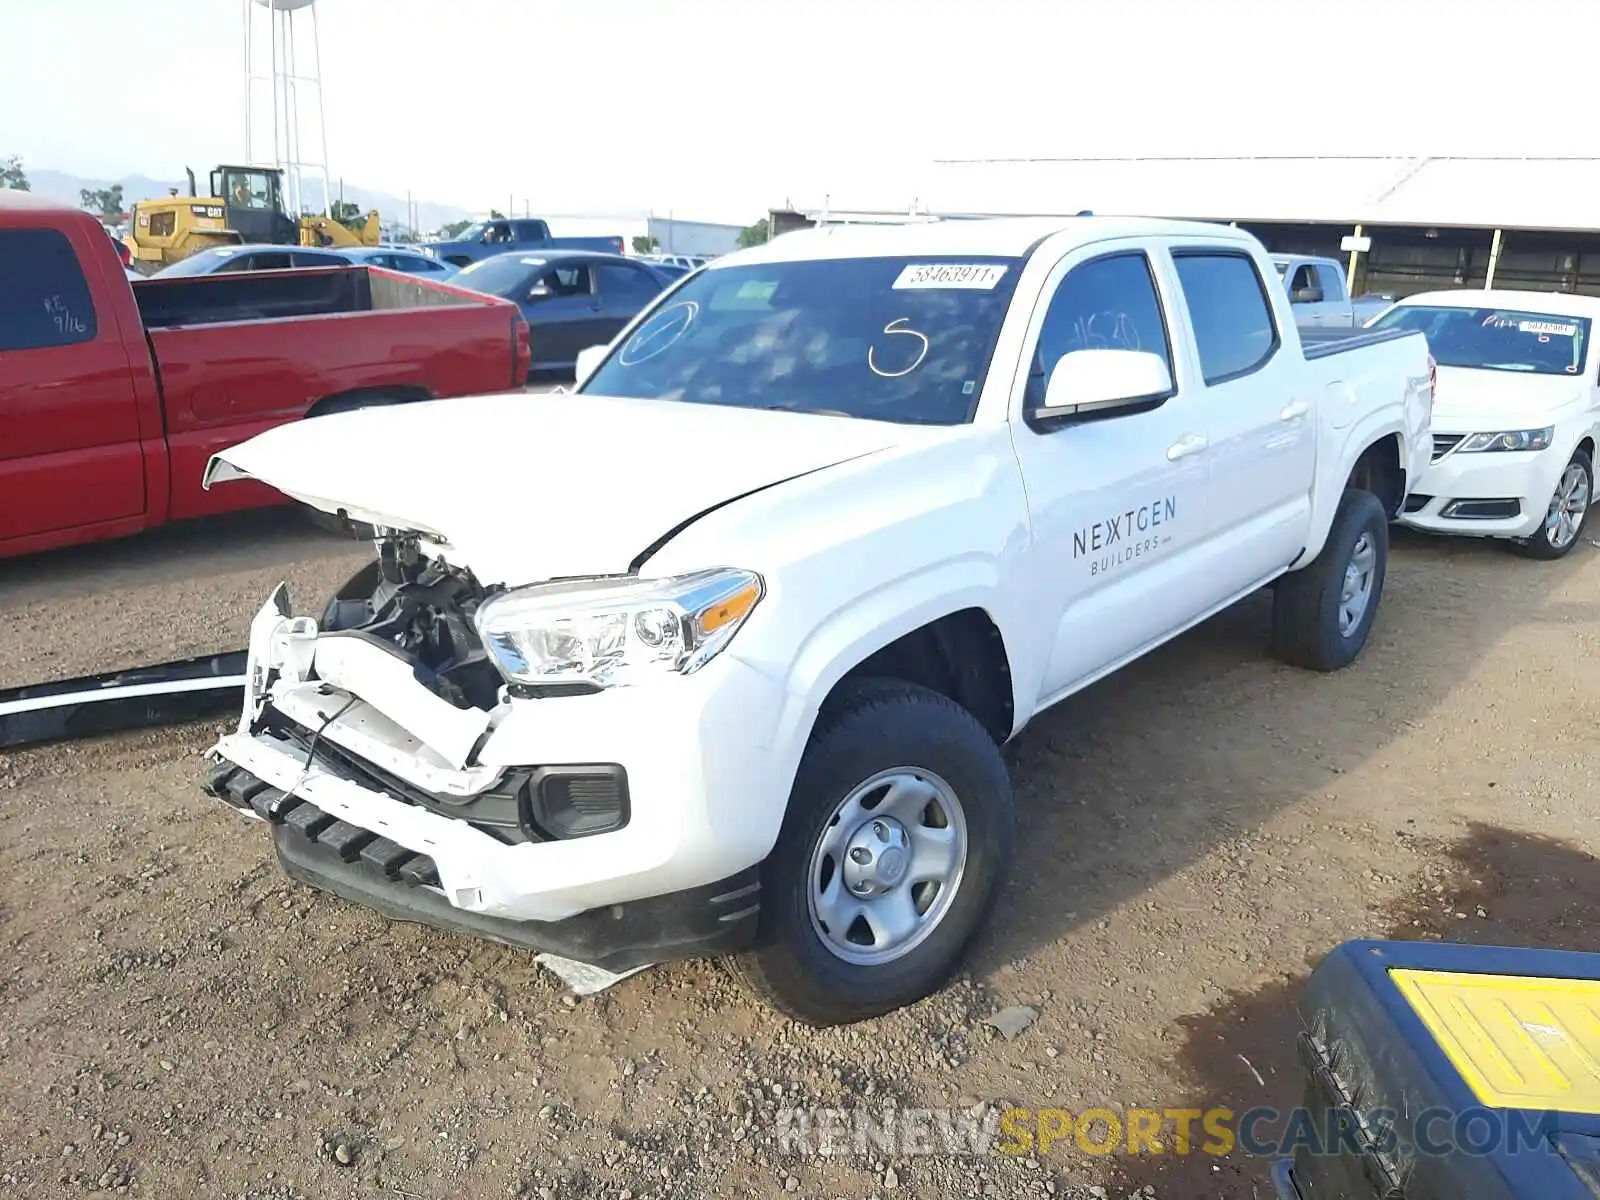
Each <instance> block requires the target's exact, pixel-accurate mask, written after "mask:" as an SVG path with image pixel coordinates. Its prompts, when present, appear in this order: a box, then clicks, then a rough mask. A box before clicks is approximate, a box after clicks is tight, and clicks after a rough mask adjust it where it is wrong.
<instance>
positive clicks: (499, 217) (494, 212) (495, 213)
mask: <svg viewBox="0 0 1600 1200" xmlns="http://www.w3.org/2000/svg"><path fill="white" fill-rule="evenodd" d="M505 219H506V215H505V213H503V212H501V211H500V210H499V209H498V208H491V209H490V210H489V220H491V221H504V220H505Z"/></svg>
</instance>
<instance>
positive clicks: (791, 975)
mask: <svg viewBox="0 0 1600 1200" xmlns="http://www.w3.org/2000/svg"><path fill="white" fill-rule="evenodd" d="M900 766H905V767H911V768H920V769H922V770H925V771H930V772H933V773H934V774H936V775H938V776H939V777H940V778H942V779H943V780H945V781H947V782H948V783H949V784H950V787H951V790H952V791H954V793H955V795H956V798H957V799H958V800H959V802H960V808H961V811H962V814H963V816H964V818H965V821H966V828H967V860H966V865H965V868H964V870H963V873H962V876H961V879H960V882H959V883H958V884H956V885H955V888H956V890H955V894H954V897H953V898H952V899H951V901H950V902H949V903H950V907H949V908H948V909H947V910H946V912H945V915H944V917H943V918H942V919H941V920H940V922H939V924H938V925H936V926H935V927H934V928H933V929H932V931H931V932H930V933H929V934H928V935H927V936H926V938H925V940H924V941H922V942H921V943H920V944H918V945H916V946H915V947H914V948H912V949H911V950H910V951H909V952H907V953H906V954H905V955H904V956H903V957H900V958H897V959H893V960H891V961H889V962H886V963H883V964H880V965H875V966H863V965H859V964H856V963H850V962H847V961H845V960H844V959H842V958H840V957H837V956H836V955H835V954H834V952H833V951H832V950H830V949H829V948H828V946H827V945H826V944H825V943H824V941H823V939H822V936H821V935H820V934H819V933H818V932H817V930H816V928H815V927H814V925H813V923H812V919H811V910H810V908H809V906H808V900H807V889H808V888H809V886H810V880H809V878H808V875H809V868H810V863H811V858H812V852H813V850H814V849H815V847H816V845H817V842H818V840H819V839H820V838H821V836H822V835H823V833H824V832H825V830H826V828H827V826H828V824H829V822H830V820H831V818H832V817H833V814H834V811H835V809H836V808H837V807H838V805H839V804H840V803H841V802H842V801H844V800H845V798H846V797H847V796H848V795H849V794H850V793H851V792H852V791H853V790H855V789H856V788H857V787H858V786H859V785H861V784H862V783H864V782H866V781H867V780H869V779H871V778H872V776H873V775H875V774H877V773H878V772H880V771H884V770H889V769H891V768H894V767H900ZM1014 820H1015V818H1014V813H1013V809H1012V798H1011V780H1010V777H1009V776H1008V774H1007V772H1006V766H1005V762H1004V760H1003V759H1002V758H1001V757H1000V750H999V747H998V746H996V745H995V743H994V740H993V739H992V738H991V737H990V736H989V735H988V733H987V732H985V730H984V728H983V726H981V725H980V724H979V723H978V721H977V719H976V718H975V717H973V716H972V714H971V713H969V712H968V711H967V710H966V709H964V708H962V707H961V706H960V705H958V704H956V703H955V702H954V701H953V700H950V699H948V698H947V697H945V696H942V695H940V694H938V693H937V692H932V691H929V690H928V689H926V688H921V687H916V686H914V685H912V684H908V683H902V682H899V681H898V680H868V681H864V682H862V683H860V684H857V685H855V686H852V687H850V688H849V689H848V690H847V691H845V692H844V694H843V695H841V696H839V697H837V698H835V699H833V700H831V701H830V702H829V704H828V705H826V706H825V707H824V708H823V711H822V713H821V715H820V716H819V717H818V718H817V725H816V728H815V729H814V730H813V731H812V734H811V740H810V742H809V744H808V745H807V746H806V751H805V754H804V756H803V757H802V759H801V762H800V769H799V771H798V772H797V773H796V776H795V782H794V787H793V789H792V791H791V792H790V794H789V806H788V811H787V813H786V814H785V816H784V822H783V828H782V830H781V831H780V832H779V834H778V840H777V843H776V845H774V847H773V849H772V853H771V854H769V855H768V856H767V859H766V862H765V863H763V864H762V872H761V883H762V892H761V922H760V928H759V930H758V932H757V934H756V939H755V942H754V944H753V945H752V947H751V948H750V949H748V950H746V951H745V952H744V953H742V954H739V955H737V956H735V957H734V958H733V959H731V960H730V963H729V965H730V966H731V967H732V969H733V972H734V974H735V975H736V976H737V977H738V978H739V979H740V980H741V981H742V982H743V983H744V984H745V985H746V986H747V987H749V988H750V989H751V990H752V991H754V992H755V993H756V994H757V995H759V996H761V997H762V998H763V999H765V1000H767V1001H768V1002H770V1003H771V1004H772V1005H773V1006H774V1007H776V1008H777V1009H779V1010H780V1011H781V1012H783V1013H785V1014H787V1015H788V1016H790V1017H793V1018H794V1019H795V1020H797V1021H802V1022H804V1023H806V1024H808V1025H816V1026H825V1025H841V1024H845V1023H848V1022H852V1021H860V1020H864V1019H866V1018H868V1017H876V1016H880V1015H882V1014H883V1013H887V1012H891V1011H893V1010H894V1009H897V1008H900V1007H902V1006H904V1005H906V1004H910V1003H912V1002H914V1001H916V1000H920V999H922V998H923V997H924V996H927V995H929V994H930V993H932V992H934V991H936V990H937V989H938V988H939V987H940V986H942V985H943V984H944V982H945V981H946V980H947V979H948V978H949V977H950V975H951V974H952V972H954V970H955V968H956V966H957V964H958V963H959V962H960V960H961V957H962V954H963V952H964V951H965V950H966V948H967V945H968V944H969V943H970V942H971V940H972V938H973V936H974V935H975V934H976V933H977V931H978V929H979V928H980V927H981V926H982V924H983V921H984V919H985V917H986V916H987V915H988V912H989V909H990V908H991V907H992V905H993V903H994V899H995V895H996V893H997V892H998V890H999V884H1000V882H1001V880H1002V878H1003V877H1004V875H1005V873H1006V869H1007V867H1008V865H1009V863H1010V860H1011V847H1012V840H1013V828H1014Z"/></svg>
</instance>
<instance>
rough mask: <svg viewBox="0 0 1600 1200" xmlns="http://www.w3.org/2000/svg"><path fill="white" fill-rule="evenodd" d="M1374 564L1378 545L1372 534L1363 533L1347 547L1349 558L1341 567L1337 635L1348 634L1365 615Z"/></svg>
mask: <svg viewBox="0 0 1600 1200" xmlns="http://www.w3.org/2000/svg"><path fill="white" fill-rule="evenodd" d="M1377 566H1378V548H1377V547H1376V546H1374V545H1373V543H1372V534H1371V533H1363V534H1362V535H1361V536H1360V537H1358V538H1357V539H1356V544H1355V545H1354V546H1353V547H1351V550H1350V561H1349V562H1347V563H1346V564H1345V568H1344V587H1343V588H1341V589H1340V591H1339V635H1340V636H1341V637H1349V636H1350V635H1351V634H1352V633H1354V632H1355V631H1356V628H1357V627H1358V626H1359V625H1360V624H1361V618H1363V617H1365V616H1366V615H1367V606H1368V605H1369V604H1371V603H1372V577H1373V574H1374V573H1375V572H1376V570H1377Z"/></svg>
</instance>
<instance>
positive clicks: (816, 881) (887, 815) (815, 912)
mask: <svg viewBox="0 0 1600 1200" xmlns="http://www.w3.org/2000/svg"><path fill="white" fill-rule="evenodd" d="M966 869H967V819H966V814H965V813H963V812H962V809H961V801H960V800H959V799H957V798H956V793H955V789H954V788H952V787H951V786H950V785H949V784H948V783H946V782H945V781H944V780H943V779H941V778H940V777H939V776H937V775H935V774H934V773H933V772H932V771H924V770H922V769H921V768H920V767H894V768H892V769H891V770H887V771H879V772H878V773H877V774H876V775H874V776H872V778H870V779H868V780H866V781H865V782H864V783H861V784H859V785H858V786H857V787H856V788H855V789H854V790H853V791H852V792H851V793H850V794H849V795H848V796H846V797H845V798H844V800H843V801H842V802H841V803H840V804H839V806H838V807H837V808H835V809H834V810H833V815H832V816H831V817H830V818H829V820H828V823H827V825H825V826H824V827H823V830H822V833H821V835H820V836H819V837H818V838H817V843H816V846H815V847H814V848H813V849H812V851H811V862H810V864H809V868H808V870H807V874H806V905H807V907H808V908H809V910H810V912H811V925H812V928H813V929H815V930H816V933H817V936H818V937H819V938H821V939H822V944H823V945H824V946H826V947H827V948H828V950H829V951H830V952H831V953H832V954H833V955H834V957H836V958H839V959H842V960H843V961H845V962H847V963H852V964H854V965H855V966H861V967H876V966H881V965H882V964H884V963H888V962H893V961H895V960H896V959H898V958H903V957H904V956H905V955H907V954H910V953H911V952H912V951H913V950H915V949H916V948H917V947H918V946H920V945H921V944H922V943H923V942H924V941H926V940H927V939H928V937H929V935H931V934H932V933H933V931H934V930H935V929H937V928H938V927H939V924H940V922H941V921H943V920H944V918H945V916H946V915H947V914H948V913H949V911H950V905H951V904H952V903H953V902H954V900H955V897H956V893H957V892H958V891H959V890H960V888H961V877H962V875H963V874H964V873H965V871H966Z"/></svg>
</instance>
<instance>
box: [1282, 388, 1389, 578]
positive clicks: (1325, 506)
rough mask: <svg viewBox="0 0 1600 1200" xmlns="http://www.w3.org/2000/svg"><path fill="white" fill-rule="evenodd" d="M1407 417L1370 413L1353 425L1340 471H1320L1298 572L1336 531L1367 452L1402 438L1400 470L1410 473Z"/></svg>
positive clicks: (1341, 452) (1342, 448) (1386, 411)
mask: <svg viewBox="0 0 1600 1200" xmlns="http://www.w3.org/2000/svg"><path fill="white" fill-rule="evenodd" d="M1403 415H1404V410H1403V409H1402V410H1401V413H1400V414H1399V415H1397V414H1396V413H1395V412H1394V411H1393V410H1392V409H1390V408H1384V409H1382V410H1380V411H1378V412H1375V413H1369V414H1368V415H1367V416H1366V417H1365V418H1363V419H1362V420H1361V421H1358V422H1357V423H1356V424H1355V425H1353V426H1351V428H1350V432H1349V433H1348V435H1347V436H1346V437H1345V439H1344V443H1343V445H1342V446H1340V448H1339V458H1338V466H1337V469H1336V470H1334V471H1330V472H1328V473H1326V474H1323V473H1322V472H1320V471H1319V472H1318V474H1319V477H1320V479H1321V481H1322V486H1320V487H1318V488H1317V490H1316V491H1314V492H1313V493H1312V497H1311V529H1310V536H1309V537H1308V538H1307V540H1306V548H1305V550H1304V551H1303V552H1302V553H1301V555H1300V559H1299V561H1298V562H1297V563H1296V564H1295V569H1296V570H1298V569H1299V568H1300V567H1304V566H1305V565H1306V564H1307V563H1309V562H1311V561H1312V560H1313V559H1315V558H1316V557H1317V555H1319V554H1321V553H1322V546H1323V543H1324V542H1326V541H1327V540H1328V531H1329V530H1330V529H1332V528H1333V515H1334V513H1335V512H1337V511H1338V508H1339V500H1340V498H1341V497H1342V496H1343V495H1344V485H1345V481H1346V480H1347V479H1349V478H1350V472H1351V471H1353V470H1355V465H1356V462H1357V460H1359V459H1360V457H1361V456H1362V455H1363V454H1365V453H1366V452H1367V447H1369V446H1371V445H1372V444H1373V443H1375V442H1380V441H1382V440H1383V439H1384V438H1386V437H1388V436H1389V435H1390V434H1396V435H1398V436H1399V438H1400V469H1401V470H1402V471H1406V472H1407V473H1408V474H1409V463H1410V455H1411V446H1410V442H1409V439H1408V436H1407V432H1406V427H1405V422H1404V420H1403ZM1413 482H1415V481H1414V480H1410V479H1407V481H1406V484H1407V487H1408V488H1409V486H1410V484H1411V483H1413Z"/></svg>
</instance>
